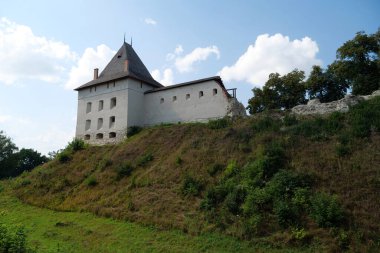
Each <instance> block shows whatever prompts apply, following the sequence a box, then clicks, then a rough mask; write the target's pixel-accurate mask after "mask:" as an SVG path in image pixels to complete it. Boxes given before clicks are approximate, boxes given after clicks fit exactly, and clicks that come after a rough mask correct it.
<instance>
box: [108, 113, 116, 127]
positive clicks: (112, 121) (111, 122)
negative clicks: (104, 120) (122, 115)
mask: <svg viewBox="0 0 380 253" xmlns="http://www.w3.org/2000/svg"><path fill="white" fill-rule="evenodd" d="M115 121H116V118H115V116H111V117H110V124H109V125H110V128H113V127H114V125H115Z"/></svg>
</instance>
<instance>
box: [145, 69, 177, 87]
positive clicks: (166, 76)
mask: <svg viewBox="0 0 380 253" xmlns="http://www.w3.org/2000/svg"><path fill="white" fill-rule="evenodd" d="M151 74H152V77H153V78H154V79H155V80H156V81H158V82H160V83H161V84H163V85H165V86H167V85H172V84H173V79H174V78H173V71H172V70H171V69H170V68H166V69H165V70H164V71H163V73H162V75H161V71H160V70H158V69H155V70H153V71H152V73H151Z"/></svg>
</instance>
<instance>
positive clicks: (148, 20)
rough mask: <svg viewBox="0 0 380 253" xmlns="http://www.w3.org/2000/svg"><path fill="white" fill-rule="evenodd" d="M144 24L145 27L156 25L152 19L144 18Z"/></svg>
mask: <svg viewBox="0 0 380 253" xmlns="http://www.w3.org/2000/svg"><path fill="white" fill-rule="evenodd" d="M144 22H145V24H147V25H157V21H156V20H154V19H153V18H146V19H144Z"/></svg>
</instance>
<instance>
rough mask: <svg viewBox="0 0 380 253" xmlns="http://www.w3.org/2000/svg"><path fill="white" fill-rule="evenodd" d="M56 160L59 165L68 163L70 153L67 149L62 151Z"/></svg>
mask: <svg viewBox="0 0 380 253" xmlns="http://www.w3.org/2000/svg"><path fill="white" fill-rule="evenodd" d="M57 159H58V161H59V162H61V163H65V162H68V161H70V159H71V152H70V151H69V150H67V149H65V150H62V151H61V152H59V153H58V154H57Z"/></svg>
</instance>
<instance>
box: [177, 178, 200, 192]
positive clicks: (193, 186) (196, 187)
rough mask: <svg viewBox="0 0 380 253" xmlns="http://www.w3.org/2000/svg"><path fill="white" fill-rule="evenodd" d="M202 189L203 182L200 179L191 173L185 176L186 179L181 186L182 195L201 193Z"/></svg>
mask: <svg viewBox="0 0 380 253" xmlns="http://www.w3.org/2000/svg"><path fill="white" fill-rule="evenodd" d="M201 189H202V183H201V182H200V181H199V180H197V179H195V178H193V177H191V176H189V175H186V176H185V179H184V180H183V182H182V186H181V193H182V195H184V196H197V195H198V194H199V193H200V191H201Z"/></svg>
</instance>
